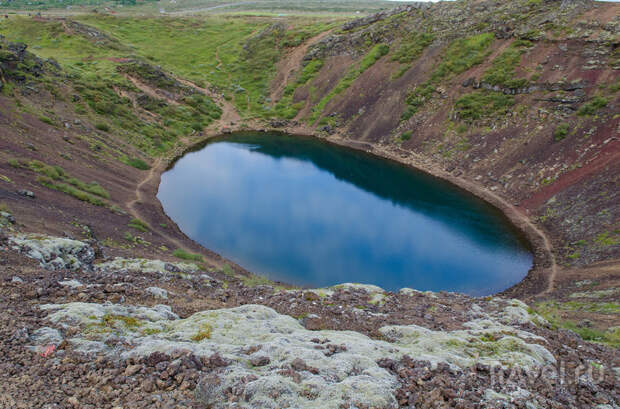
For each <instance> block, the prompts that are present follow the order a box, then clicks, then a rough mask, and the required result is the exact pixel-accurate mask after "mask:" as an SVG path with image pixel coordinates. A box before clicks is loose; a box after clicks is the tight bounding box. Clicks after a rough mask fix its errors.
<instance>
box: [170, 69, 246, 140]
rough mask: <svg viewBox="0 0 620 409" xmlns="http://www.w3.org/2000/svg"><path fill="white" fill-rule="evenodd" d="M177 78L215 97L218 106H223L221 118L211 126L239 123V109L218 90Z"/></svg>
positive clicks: (220, 126) (212, 97)
mask: <svg viewBox="0 0 620 409" xmlns="http://www.w3.org/2000/svg"><path fill="white" fill-rule="evenodd" d="M175 79H176V80H177V81H179V82H180V83H181V84H183V85H187V86H188V87H192V88H194V89H195V90H197V91H200V92H202V93H203V94H205V95H207V96H208V97H210V98H211V99H213V100H214V101H215V103H216V104H218V106H219V107H220V108H221V110H222V116H221V117H220V119H219V120H217V121H214V122H213V123H212V124H211V126H210V127H211V128H213V127H217V128H218V129H219V128H222V127H226V126H229V125H230V124H231V123H237V122H239V121H240V120H241V116H240V115H239V113H238V112H237V109H236V108H235V106H234V105H233V104H232V103H230V102H229V101H227V100H226V98H224V97H223V96H222V95H221V94H218V93H217V92H214V91H212V90H210V89H209V88H202V87H199V86H198V85H196V84H194V83H193V82H191V81H188V80H184V79H182V78H177V77H175Z"/></svg>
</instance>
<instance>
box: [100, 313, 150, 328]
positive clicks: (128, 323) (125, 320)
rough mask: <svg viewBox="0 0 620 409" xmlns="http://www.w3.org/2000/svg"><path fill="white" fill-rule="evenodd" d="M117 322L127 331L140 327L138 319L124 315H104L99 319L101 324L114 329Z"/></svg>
mask: <svg viewBox="0 0 620 409" xmlns="http://www.w3.org/2000/svg"><path fill="white" fill-rule="evenodd" d="M117 322H120V323H122V324H123V325H124V326H125V327H127V328H129V329H133V328H136V327H139V326H140V325H141V323H140V321H139V320H138V319H136V318H134V317H127V316H125V315H114V314H106V315H104V316H103V318H102V319H101V324H102V325H105V326H109V327H114V326H115V324H116V323H117Z"/></svg>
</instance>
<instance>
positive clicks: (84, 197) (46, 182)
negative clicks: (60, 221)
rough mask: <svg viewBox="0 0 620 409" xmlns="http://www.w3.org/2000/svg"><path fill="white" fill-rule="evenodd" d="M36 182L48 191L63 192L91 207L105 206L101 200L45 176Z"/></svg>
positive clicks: (38, 178)
mask: <svg viewBox="0 0 620 409" xmlns="http://www.w3.org/2000/svg"><path fill="white" fill-rule="evenodd" d="M36 180H37V182H38V183H40V184H41V185H43V186H45V187H47V188H50V189H54V190H58V191H59V192H63V193H66V194H68V195H69V196H73V197H74V198H76V199H78V200H81V201H83V202H87V203H90V204H92V205H95V206H105V205H106V202H104V201H103V200H101V199H99V198H97V197H95V196H93V195H90V194H88V193H85V192H83V191H81V190H79V189H76V188H75V187H73V186H71V185H68V184H66V183H56V182H54V180H53V179H52V178H49V177H47V176H39V177H37V179H36Z"/></svg>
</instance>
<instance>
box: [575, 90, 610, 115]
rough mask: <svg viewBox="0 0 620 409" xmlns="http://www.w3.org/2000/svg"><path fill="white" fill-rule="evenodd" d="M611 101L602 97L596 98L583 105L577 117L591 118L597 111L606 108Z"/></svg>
mask: <svg viewBox="0 0 620 409" xmlns="http://www.w3.org/2000/svg"><path fill="white" fill-rule="evenodd" d="M608 103H609V100H608V99H607V98H604V97H601V96H598V95H597V96H595V97H594V98H592V99H591V100H590V101H589V102H587V103H585V104H584V105H582V106H581V107H580V108H579V110H578V111H577V115H579V116H590V115H594V114H595V113H596V111H598V110H599V109H602V108H605V107H606V106H607V104H608Z"/></svg>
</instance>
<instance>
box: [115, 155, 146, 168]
mask: <svg viewBox="0 0 620 409" xmlns="http://www.w3.org/2000/svg"><path fill="white" fill-rule="evenodd" d="M121 162H123V163H124V164H126V165H129V166H132V167H134V168H136V169H140V170H149V169H150V168H151V167H150V166H149V165H148V163H146V162H145V161H143V160H142V159H140V158H128V157H126V156H125V157H123V158H122V159H121Z"/></svg>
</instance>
